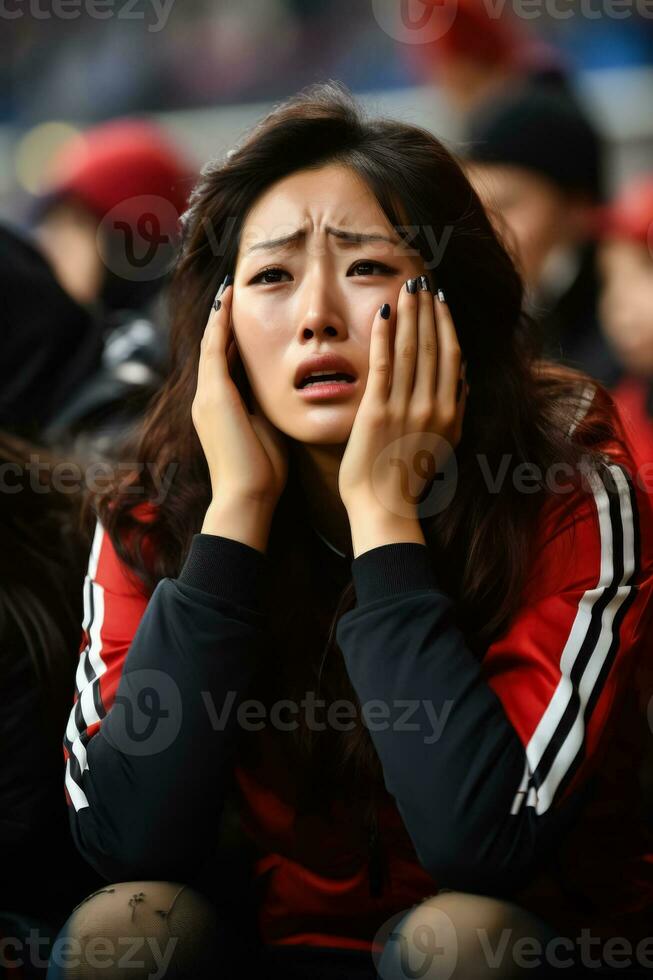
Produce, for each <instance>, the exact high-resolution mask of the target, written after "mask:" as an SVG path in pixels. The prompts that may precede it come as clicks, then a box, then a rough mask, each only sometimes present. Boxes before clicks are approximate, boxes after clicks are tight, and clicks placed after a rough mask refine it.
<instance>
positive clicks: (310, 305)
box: [297, 273, 347, 343]
mask: <svg viewBox="0 0 653 980" xmlns="http://www.w3.org/2000/svg"><path fill="white" fill-rule="evenodd" d="M297 296H298V300H299V303H300V306H301V311H302V312H301V314H300V317H299V323H298V327H297V330H298V338H299V341H300V343H303V342H304V341H306V340H312V339H313V338H314V337H316V338H317V339H318V340H321V339H322V337H340V338H341V339H343V338H344V337H345V336H346V334H347V328H346V326H345V320H344V318H343V316H342V313H341V310H340V305H339V302H338V298H337V295H336V291H335V290H334V289H333V287H332V284H331V283H330V282H329V281H328V277H327V276H325V275H324V274H323V273H317V274H316V275H313V276H307V277H306V279H305V280H304V283H303V284H302V288H301V290H300V291H299V293H298V294H297Z"/></svg>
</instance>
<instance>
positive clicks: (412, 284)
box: [406, 279, 417, 293]
mask: <svg viewBox="0 0 653 980" xmlns="http://www.w3.org/2000/svg"><path fill="white" fill-rule="evenodd" d="M406 292H407V293H416V292H417V279H407V280H406Z"/></svg>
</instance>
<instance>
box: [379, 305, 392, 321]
mask: <svg viewBox="0 0 653 980" xmlns="http://www.w3.org/2000/svg"><path fill="white" fill-rule="evenodd" d="M379 313H380V314H381V316H382V317H383V319H384V320H389V319H390V304H389V303H384V304H383V306H382V307H381V309H380V310H379Z"/></svg>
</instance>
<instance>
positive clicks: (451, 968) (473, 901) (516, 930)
mask: <svg viewBox="0 0 653 980" xmlns="http://www.w3.org/2000/svg"><path fill="white" fill-rule="evenodd" d="M553 934H554V933H553V930H552V929H550V927H549V926H548V925H547V924H546V923H544V922H542V921H541V920H540V919H538V918H537V917H535V916H533V915H531V914H530V913H529V912H527V911H526V910H525V909H522V908H521V907H520V906H517V905H514V904H513V903H511V902H507V901H503V900H500V899H496V898H492V897H490V896H486V895H473V894H469V893H466V892H454V891H450V892H443V893H442V894H439V895H435V896H433V897H432V898H430V899H427V900H426V901H424V902H422V903H421V904H420V905H417V906H415V907H414V908H413V909H411V910H410V911H409V912H408V913H406V914H404V915H403V917H402V918H401V919H400V920H399V921H398V922H397V923H396V924H395V925H394V926H393V928H392V929H391V931H389V935H388V936H387V938H386V942H385V946H384V950H383V954H382V956H381V959H380V962H379V966H378V972H379V977H380V978H381V980H407V978H409V977H416V976H419V977H420V978H422V980H436V978H437V980H450V978H452V980H458V978H461V980H467V978H470V977H474V980H485V978H488V980H489V978H490V977H491V978H493V980H512V978H514V977H521V976H524V975H528V976H530V977H532V978H536V977H537V978H539V977H544V976H546V975H547V974H546V964H545V956H544V951H545V948H546V944H547V942H548V941H549V940H550V939H551V938H552V937H553Z"/></svg>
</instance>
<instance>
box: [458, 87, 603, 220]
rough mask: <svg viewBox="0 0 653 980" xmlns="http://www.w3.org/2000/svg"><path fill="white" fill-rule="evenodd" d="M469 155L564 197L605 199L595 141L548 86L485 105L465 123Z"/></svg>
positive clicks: (573, 108) (586, 124)
mask: <svg viewBox="0 0 653 980" xmlns="http://www.w3.org/2000/svg"><path fill="white" fill-rule="evenodd" d="M465 145H466V148H467V149H466V152H467V155H468V156H469V157H470V158H471V159H472V160H475V161H479V162H481V163H502V164H512V165H514V166H518V167H524V168H525V169H526V170H533V171H535V172H536V173H539V174H542V175H543V176H544V177H547V178H549V180H552V181H553V183H555V184H556V185H557V186H558V187H561V188H564V189H565V190H568V191H581V192H586V193H588V194H589V195H590V196H591V197H592V199H594V200H595V201H597V202H599V201H601V200H602V199H603V197H604V186H603V184H604V177H603V167H602V160H601V153H602V150H601V141H600V138H599V135H598V133H597V131H596V129H595V128H594V126H593V125H592V123H591V122H590V121H589V119H588V118H587V116H585V115H584V113H583V112H582V111H581V110H580V109H579V106H578V105H577V104H576V103H575V102H574V101H573V100H571V99H570V98H569V97H568V96H567V95H565V94H564V93H563V92H561V91H556V90H555V89H554V87H552V86H540V85H532V84H531V85H525V86H523V87H520V88H518V89H517V90H515V89H512V90H511V91H510V92H509V93H507V94H506V93H504V92H502V93H501V94H500V95H499V96H497V97H495V98H492V99H484V100H483V102H482V103H481V104H480V105H479V106H478V108H477V109H475V110H474V111H473V112H472V113H471V114H470V115H469V117H468V119H467V130H466V133H465Z"/></svg>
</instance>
